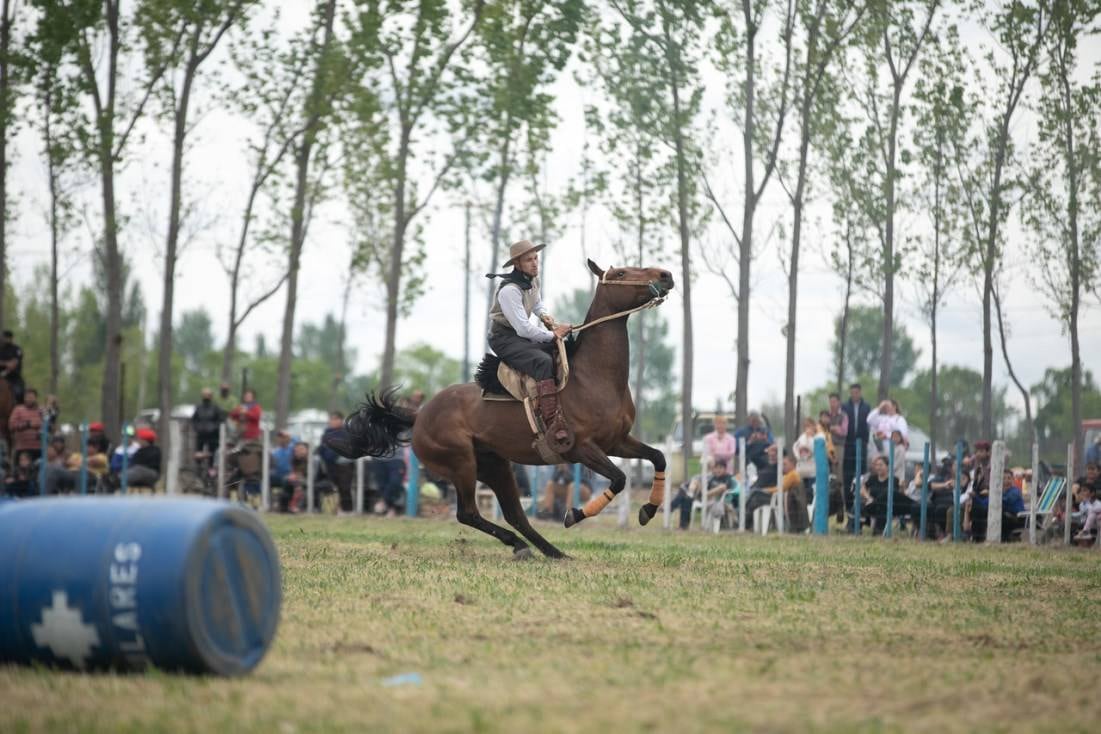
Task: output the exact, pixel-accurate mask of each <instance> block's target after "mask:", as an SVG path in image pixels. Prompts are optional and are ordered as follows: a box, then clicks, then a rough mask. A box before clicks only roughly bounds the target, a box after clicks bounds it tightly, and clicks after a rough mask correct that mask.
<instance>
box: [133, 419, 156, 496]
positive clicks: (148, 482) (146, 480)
mask: <svg viewBox="0 0 1101 734" xmlns="http://www.w3.org/2000/svg"><path fill="white" fill-rule="evenodd" d="M134 437H135V438H136V439H137V444H138V448H137V449H136V450H135V451H134V455H133V456H132V457H130V462H129V466H127V468H126V484H127V486H128V487H152V486H153V485H155V484H156V483H157V480H158V479H160V478H161V449H160V447H159V446H157V433H156V431H154V430H153V429H152V428H139V429H138V430H137V431H136V432H135V434H134Z"/></svg>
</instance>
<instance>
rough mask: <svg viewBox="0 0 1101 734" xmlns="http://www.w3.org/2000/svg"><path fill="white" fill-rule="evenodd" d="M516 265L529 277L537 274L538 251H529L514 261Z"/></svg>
mask: <svg viewBox="0 0 1101 734" xmlns="http://www.w3.org/2000/svg"><path fill="white" fill-rule="evenodd" d="M516 267H518V268H519V269H520V272H521V273H523V274H524V275H526V276H528V277H529V278H534V277H535V276H537V275H539V253H538V252H529V253H527V254H526V255H524V256H523V257H521V258H520V259H519V260H517V261H516Z"/></svg>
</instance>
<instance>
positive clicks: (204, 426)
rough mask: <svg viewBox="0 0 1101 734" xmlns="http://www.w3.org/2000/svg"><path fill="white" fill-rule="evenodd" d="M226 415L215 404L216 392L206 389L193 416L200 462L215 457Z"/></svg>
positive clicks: (193, 427) (196, 451)
mask: <svg viewBox="0 0 1101 734" xmlns="http://www.w3.org/2000/svg"><path fill="white" fill-rule="evenodd" d="M225 419H226V415H225V413H224V412H222V409H221V408H220V407H218V405H217V404H216V403H215V402H214V391H213V390H211V389H210V388H209V387H204V388H203V392H202V400H201V402H200V403H199V404H198V405H196V406H195V412H194V413H192V414H191V430H193V431H194V432H195V458H196V459H199V461H200V462H202V461H204V460H205V459H209V458H210V457H212V456H214V453H215V452H216V451H217V450H218V436H219V433H220V428H221V426H222V421H224V420H225Z"/></svg>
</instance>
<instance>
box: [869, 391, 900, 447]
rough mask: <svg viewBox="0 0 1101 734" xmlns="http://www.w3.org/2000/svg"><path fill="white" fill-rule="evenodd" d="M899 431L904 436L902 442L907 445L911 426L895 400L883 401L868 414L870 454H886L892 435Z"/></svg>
mask: <svg viewBox="0 0 1101 734" xmlns="http://www.w3.org/2000/svg"><path fill="white" fill-rule="evenodd" d="M895 431H898V432H899V433H900V434H902V441H903V443H906V442H907V441H909V438H910V426H909V425H907V423H906V419H905V418H903V417H902V412H901V411H900V410H899V409H898V403H897V402H895V401H894V400H882V401H880V403H879V405H877V406H876V407H875V409H874V410H872V412H871V413H869V414H868V433H869V435H870V436H871V439H872V440H871V442H870V443H871V446H872V448H871V449H869V451H868V453H869V454H870V455H872V456H879V455H882V454H886V452H887V450H888V449H889V447H888V446H887V443H889V442H890V439H891V434H892V433H894V432H895Z"/></svg>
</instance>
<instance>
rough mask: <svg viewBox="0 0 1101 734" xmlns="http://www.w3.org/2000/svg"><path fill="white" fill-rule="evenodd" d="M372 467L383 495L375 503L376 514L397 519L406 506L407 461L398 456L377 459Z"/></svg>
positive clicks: (380, 492)
mask: <svg viewBox="0 0 1101 734" xmlns="http://www.w3.org/2000/svg"><path fill="white" fill-rule="evenodd" d="M370 467H371V472H372V473H373V474H374V477H375V486H376V487H377V488H378V491H379V494H380V495H381V496H380V497H379V500H378V501H377V502H376V503H375V514H376V515H383V514H385V515H386V516H387V517H397V515H398V510H399V509H400V508H401V507H404V505H405V460H404V459H403V458H402V457H401V454H396V455H394V456H388V457H381V458H378V459H375V460H374V461H372V462H371V464H370Z"/></svg>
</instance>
